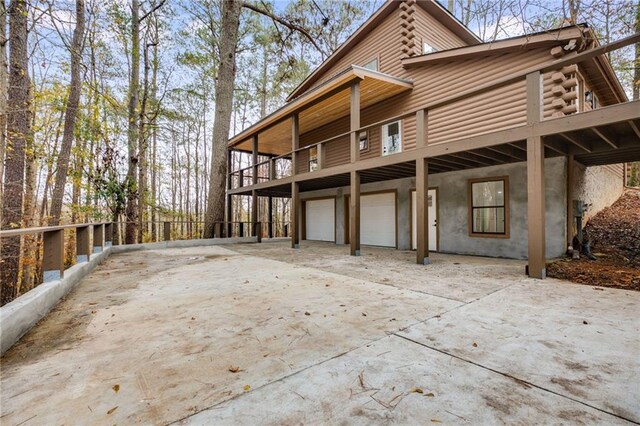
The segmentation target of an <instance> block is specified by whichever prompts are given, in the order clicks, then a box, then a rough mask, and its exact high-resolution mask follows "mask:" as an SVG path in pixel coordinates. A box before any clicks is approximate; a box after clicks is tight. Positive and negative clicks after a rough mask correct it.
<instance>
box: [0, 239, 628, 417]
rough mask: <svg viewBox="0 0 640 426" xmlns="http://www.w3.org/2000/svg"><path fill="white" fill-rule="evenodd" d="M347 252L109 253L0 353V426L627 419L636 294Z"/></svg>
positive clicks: (508, 266) (452, 260)
mask: <svg viewBox="0 0 640 426" xmlns="http://www.w3.org/2000/svg"><path fill="white" fill-rule="evenodd" d="M347 253H348V248H346V247H341V246H335V245H333V244H321V243H315V244H312V243H305V242H303V246H302V249H300V250H292V249H290V248H288V243H286V242H278V243H274V242H270V243H263V244H253V245H237V246H226V248H222V247H215V246H212V247H198V248H186V249H167V250H155V251H140V252H133V253H127V254H121V255H114V256H112V257H111V258H109V259H108V260H107V261H106V262H105V263H104V264H103V265H102V266H101V267H99V269H98V270H96V271H95V272H94V273H92V274H91V275H90V276H89V277H87V278H86V279H85V280H83V281H82V283H81V284H80V285H79V286H78V287H77V288H76V289H75V290H74V291H73V292H72V293H71V294H70V295H69V296H68V297H67V299H66V300H65V301H63V302H62V303H61V304H60V305H59V306H58V307H57V308H56V309H55V310H54V311H53V312H52V313H51V314H50V315H49V316H48V317H47V318H46V319H45V320H43V321H42V322H41V323H40V324H39V325H38V326H36V327H35V328H34V329H33V330H32V331H31V332H30V333H29V334H27V335H26V336H25V337H24V338H23V339H22V341H21V342H20V343H19V344H18V345H16V346H15V347H14V348H12V349H11V350H10V351H9V352H7V353H6V354H5V356H4V357H3V358H2V360H1V361H2V364H1V374H0V385H1V400H0V401H1V408H0V410H1V412H0V423H2V424H3V425H4V424H7V425H18V424H63V423H65V424H88V423H90V424H131V423H140V424H169V423H185V424H256V423H258V424H300V423H308V424H319V423H320V424H390V423H400V424H431V423H434V424H437V423H444V424H465V423H468V424H487V423H491V424H494V423H508V424H548V423H554V424H629V423H632V422H636V423H638V422H640V404H639V403H638V401H640V357H638V353H640V322H639V320H638V316H637V311H638V306H640V293H637V292H629V291H624V290H615V289H597V288H594V287H588V286H580V285H575V284H569V283H564V282H560V281H556V280H546V281H544V282H540V281H535V280H528V279H526V278H524V277H523V275H522V270H523V263H522V262H518V261H505V260H495V259H483V258H470V257H462V256H444V255H439V256H438V255H435V256H434V258H433V260H434V263H433V264H432V265H430V266H428V267H421V266H418V265H414V264H412V263H411V260H412V259H413V256H414V254H413V253H412V252H400V251H395V250H386V249H374V248H364V249H363V256H361V257H359V258H354V257H350V256H348V255H347ZM276 259H280V260H276Z"/></svg>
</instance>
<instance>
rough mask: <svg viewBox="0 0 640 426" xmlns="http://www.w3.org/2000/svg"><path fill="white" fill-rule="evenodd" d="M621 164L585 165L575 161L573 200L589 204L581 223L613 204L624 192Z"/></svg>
mask: <svg viewBox="0 0 640 426" xmlns="http://www.w3.org/2000/svg"><path fill="white" fill-rule="evenodd" d="M623 170H624V168H623V167H622V165H621V164H620V165H614V166H592V167H585V166H583V165H582V164H580V163H578V162H575V166H574V169H573V171H574V173H573V178H574V182H575V186H574V194H573V199H574V200H581V201H584V202H585V203H587V204H589V207H588V210H587V211H586V213H585V216H584V219H583V221H582V223H584V224H586V223H587V221H588V220H589V219H590V218H592V217H593V216H595V215H596V214H597V213H598V212H599V211H600V210H602V209H604V208H605V207H609V206H610V205H611V204H613V203H614V202H615V201H616V200H617V199H618V198H619V197H620V196H621V195H622V193H623V192H624V179H623V173H624V172H623Z"/></svg>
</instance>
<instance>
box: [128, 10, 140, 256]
mask: <svg viewBox="0 0 640 426" xmlns="http://www.w3.org/2000/svg"><path fill="white" fill-rule="evenodd" d="M139 14H140V4H139V2H138V0H131V80H130V82H129V108H128V110H129V112H128V115H129V128H128V131H127V140H128V154H129V165H128V168H127V208H126V212H125V216H126V220H127V224H126V232H125V243H126V244H133V243H135V242H136V234H137V228H138V223H137V222H138V196H139V192H138V183H137V176H136V172H137V168H138V152H137V151H138V132H139V128H138V117H139V116H138V95H139V94H138V89H139V86H140V17H139Z"/></svg>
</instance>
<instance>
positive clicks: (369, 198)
mask: <svg viewBox="0 0 640 426" xmlns="http://www.w3.org/2000/svg"><path fill="white" fill-rule="evenodd" d="M360 243H361V244H364V245H370V246H383V247H395V246H396V194H395V192H385V193H381V194H371V195H362V196H361V197H360Z"/></svg>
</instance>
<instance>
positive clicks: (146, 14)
mask: <svg viewBox="0 0 640 426" xmlns="http://www.w3.org/2000/svg"><path fill="white" fill-rule="evenodd" d="M166 2H167V0H162V1H161V2H160V3H158V4H157V5H155V6H153V8H152V9H151V10H150V11H148V12H147V13H145V14H144V15H142V17H140V18H139V19H138V22H139V23H142V21H144V20H145V19H147V18H148V17H149V15H151V14H152V13H153V12H155V11H156V10H158V9H160V8H161V7H162V6H164V4H165V3H166Z"/></svg>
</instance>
